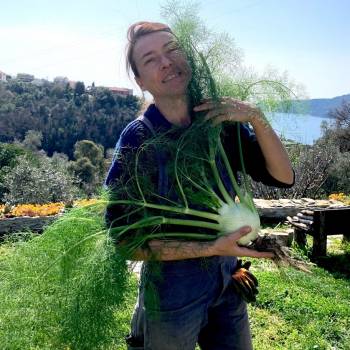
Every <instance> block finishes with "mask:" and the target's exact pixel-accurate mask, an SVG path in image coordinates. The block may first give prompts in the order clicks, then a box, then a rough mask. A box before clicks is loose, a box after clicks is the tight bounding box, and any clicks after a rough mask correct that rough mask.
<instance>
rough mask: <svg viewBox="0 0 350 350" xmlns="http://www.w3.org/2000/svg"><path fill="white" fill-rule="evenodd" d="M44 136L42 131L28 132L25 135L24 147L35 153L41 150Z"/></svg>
mask: <svg viewBox="0 0 350 350" xmlns="http://www.w3.org/2000/svg"><path fill="white" fill-rule="evenodd" d="M42 139H43V134H42V133H41V132H40V131H35V130H28V131H27V132H26V134H25V137H24V140H23V142H22V145H23V147H24V148H26V149H28V150H29V151H32V152H35V151H38V150H39V149H41V143H42Z"/></svg>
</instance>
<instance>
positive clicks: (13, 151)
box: [0, 142, 26, 202]
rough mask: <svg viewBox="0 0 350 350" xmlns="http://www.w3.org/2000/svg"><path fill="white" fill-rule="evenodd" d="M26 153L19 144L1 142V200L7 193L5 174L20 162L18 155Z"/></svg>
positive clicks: (0, 200)
mask: <svg viewBox="0 0 350 350" xmlns="http://www.w3.org/2000/svg"><path fill="white" fill-rule="evenodd" d="M25 153H26V151H25V150H24V149H23V148H22V147H21V146H19V145H15V144H7V143H1V142H0V202H2V201H3V197H4V195H5V193H6V187H5V185H4V178H5V175H6V174H7V173H9V172H10V171H11V169H12V168H14V167H15V166H16V165H17V164H18V160H17V157H18V156H20V155H24V154H25Z"/></svg>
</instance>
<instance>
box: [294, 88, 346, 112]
mask: <svg viewBox="0 0 350 350" xmlns="http://www.w3.org/2000/svg"><path fill="white" fill-rule="evenodd" d="M344 101H345V102H350V94H347V95H342V96H336V97H334V98H317V99H310V100H301V101H299V102H297V103H295V105H294V107H295V109H296V110H298V111H300V110H302V111H303V113H305V114H311V115H316V116H320V117H327V116H328V115H329V112H330V111H331V110H334V109H335V108H338V107H340V106H341V105H342V103H343V102H344ZM293 109H294V108H293Z"/></svg>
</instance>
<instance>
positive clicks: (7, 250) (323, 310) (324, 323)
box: [0, 237, 350, 350]
mask: <svg viewBox="0 0 350 350" xmlns="http://www.w3.org/2000/svg"><path fill="white" fill-rule="evenodd" d="M349 251H350V249H349V245H342V244H341V241H340V239H339V238H338V237H335V238H333V239H331V242H330V244H329V255H328V257H329V259H331V258H334V257H337V258H338V260H339V259H345V258H344V256H348V253H349ZM8 254H9V255H11V254H14V249H13V247H12V246H11V245H8V246H6V245H1V246H0V256H2V257H3V256H4V255H8ZM338 267H339V268H340V266H338ZM252 270H253V272H254V274H255V275H256V276H257V277H258V279H259V283H260V288H259V290H260V293H259V295H258V298H257V302H256V303H254V304H250V305H249V314H250V322H251V328H252V335H253V342H254V349H255V350H266V349H271V350H275V349H276V350H277V349H283V350H285V349H291V350H294V349H295V350H296V349H301V350H306V349H325V350H326V349H327V350H328V349H329V350H331V349H337V350H341V349H344V350H345V349H350V281H349V279H348V278H347V276H346V274H344V272H342V270H341V269H340V272H338V273H335V272H334V271H332V272H329V271H327V270H325V269H323V268H320V267H314V268H312V273H311V274H305V273H303V272H299V271H296V270H292V269H284V270H277V269H276V267H274V265H272V264H271V263H270V262H268V261H262V260H253V266H252ZM136 295H137V280H136V278H135V277H133V276H132V277H130V278H129V281H128V293H127V295H126V300H125V302H124V303H123V305H122V306H120V307H118V308H116V310H115V317H116V319H118V327H117V328H116V331H115V333H114V334H113V335H112V336H111V337H112V338H113V340H112V341H110V342H108V344H109V345H108V347H107V348H106V349H118V350H119V349H120V350H126V346H125V344H124V336H125V335H126V334H127V333H128V331H129V322H130V318H131V314H132V311H133V307H134V303H135V300H136ZM45 297H47V296H44V295H43V298H45ZM9 311H10V310H9ZM13 311H14V313H13V316H14V317H15V318H16V310H13ZM17 311H20V310H17ZM0 316H1V314H0ZM7 316H8V315H7ZM22 317H25V316H23V315H22ZM27 317H28V320H30V317H31V316H30V315H27ZM27 323H28V324H27V326H28V328H27V329H23V330H22V332H23V333H24V335H23V334H21V333H20V332H19V333H17V334H14V335H13V336H16V337H22V336H26V337H27V338H28V339H29V338H30V337H29V336H28V334H29V333H30V332H31V331H32V330H31V327H30V322H27ZM4 327H5V325H4V324H3V323H2V320H1V317H0V332H1V328H3V329H2V331H4ZM47 331H48V330H47V328H45V327H43V328H42V332H43V333H42V334H40V328H37V327H36V328H35V332H37V334H36V336H35V344H31V346H29V347H28V344H27V348H31V349H57V347H55V346H52V345H50V342H49V341H48V340H47V339H48V334H47ZM52 332H53V333H55V332H56V330H55V329H52ZM40 341H42V342H43V343H42V344H40ZM6 349H9V350H12V348H9V347H8V348H6ZM13 349H15V348H13ZM62 349H65V350H68V349H73V348H69V347H68V348H64V347H62ZM78 350H79V349H78Z"/></svg>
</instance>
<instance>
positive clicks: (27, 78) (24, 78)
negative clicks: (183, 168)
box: [16, 73, 34, 83]
mask: <svg viewBox="0 0 350 350" xmlns="http://www.w3.org/2000/svg"><path fill="white" fill-rule="evenodd" d="M16 78H17V80H20V81H23V82H25V83H31V82H32V81H33V80H34V75H32V74H27V73H18V74H17V77H16Z"/></svg>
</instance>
